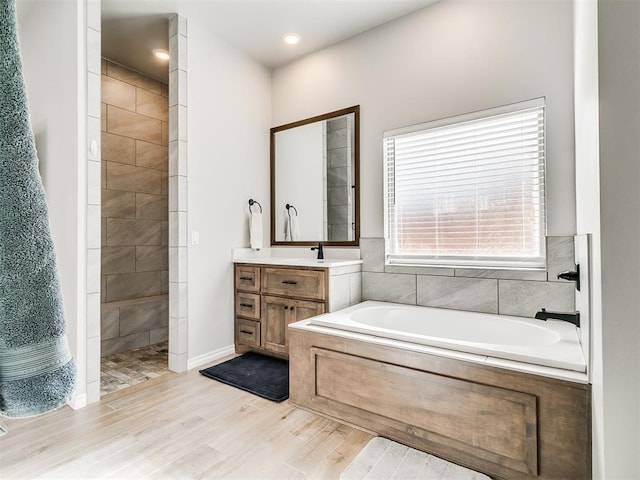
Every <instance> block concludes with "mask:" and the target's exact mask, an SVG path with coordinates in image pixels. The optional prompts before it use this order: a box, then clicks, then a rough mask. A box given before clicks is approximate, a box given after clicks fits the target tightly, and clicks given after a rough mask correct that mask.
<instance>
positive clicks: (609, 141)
mask: <svg viewBox="0 0 640 480" xmlns="http://www.w3.org/2000/svg"><path fill="white" fill-rule="evenodd" d="M598 16H599V19H598V35H599V55H598V61H599V81H600V99H599V100H600V185H601V189H600V207H601V216H600V221H601V240H602V250H601V254H602V258H601V262H602V338H601V339H599V338H596V341H601V342H602V366H603V382H604V385H603V388H604V442H603V443H604V454H605V469H604V472H603V476H604V478H607V479H627V478H640V298H639V293H640V213H639V212H640V188H639V180H640V135H639V132H640V96H639V95H638V89H639V88H640V3H639V2H637V1H619V0H604V1H603V0H601V1H600V2H598Z"/></svg>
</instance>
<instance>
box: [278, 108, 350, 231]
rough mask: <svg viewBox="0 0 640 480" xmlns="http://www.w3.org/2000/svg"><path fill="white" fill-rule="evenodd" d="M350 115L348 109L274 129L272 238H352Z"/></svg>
mask: <svg viewBox="0 0 640 480" xmlns="http://www.w3.org/2000/svg"><path fill="white" fill-rule="evenodd" d="M355 119H356V117H355V113H354V112H350V113H346V114H342V115H338V116H333V117H329V118H324V119H322V120H318V121H312V122H309V123H303V124H302V125H297V126H294V127H292V128H286V129H283V130H281V131H277V132H275V133H274V135H273V148H274V155H275V157H274V166H275V190H274V195H275V202H274V205H275V208H276V211H275V212H274V214H275V240H276V241H285V242H289V241H294V242H295V241H302V242H309V241H329V242H332V241H337V242H350V241H354V240H356V228H355V221H356V212H355V209H356V207H355V204H356V202H355V195H356V191H357V190H356V186H355V184H356V178H355V176H356V173H355V172H356V165H355V163H356V159H355V142H356V139H355V130H356V128H355ZM301 123H302V122H301ZM294 205H295V207H294V208H291V207H292V206H294Z"/></svg>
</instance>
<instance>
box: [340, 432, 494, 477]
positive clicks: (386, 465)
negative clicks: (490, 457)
mask: <svg viewBox="0 0 640 480" xmlns="http://www.w3.org/2000/svg"><path fill="white" fill-rule="evenodd" d="M410 479H411V480H413V479H415V480H418V479H420V480H422V479H425V480H426V479H429V480H441V479H442V480H491V479H490V478H489V477H488V476H486V475H484V474H482V473H478V472H474V471H473V470H469V469H468V468H464V467H461V466H459V465H456V464H455V463H451V462H447V461H446V460H442V459H441V458H438V457H435V456H433V455H430V454H428V453H425V452H421V451H420V450H416V449H415V448H409V447H407V446H405V445H402V444H400V443H396V442H392V441H391V440H388V439H386V438H382V437H376V438H372V439H371V440H370V441H369V443H367V445H366V446H365V447H364V448H363V449H362V451H361V452H360V453H359V454H358V456H357V457H356V458H355V459H354V460H353V462H351V464H350V465H349V466H348V467H347V468H346V469H345V471H344V472H342V475H340V480H410Z"/></svg>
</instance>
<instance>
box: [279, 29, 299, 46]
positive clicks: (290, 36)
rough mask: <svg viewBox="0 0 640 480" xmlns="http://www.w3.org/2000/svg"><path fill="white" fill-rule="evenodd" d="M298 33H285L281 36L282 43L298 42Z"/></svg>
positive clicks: (293, 43)
mask: <svg viewBox="0 0 640 480" xmlns="http://www.w3.org/2000/svg"><path fill="white" fill-rule="evenodd" d="M300 38H301V37H300V35H298V34H297V33H293V32H292V33H285V34H284V35H283V36H282V41H283V42H284V43H286V44H287V45H295V44H296V43H298V42H299V41H300Z"/></svg>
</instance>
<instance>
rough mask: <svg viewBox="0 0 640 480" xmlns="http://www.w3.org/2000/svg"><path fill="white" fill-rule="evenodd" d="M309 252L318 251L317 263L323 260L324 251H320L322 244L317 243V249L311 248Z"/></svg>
mask: <svg viewBox="0 0 640 480" xmlns="http://www.w3.org/2000/svg"><path fill="white" fill-rule="evenodd" d="M311 250H317V251H318V261H321V260H324V251H323V250H322V242H318V246H317V247H311Z"/></svg>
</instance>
